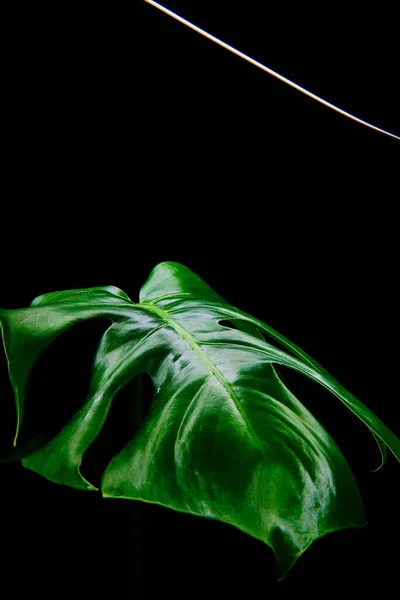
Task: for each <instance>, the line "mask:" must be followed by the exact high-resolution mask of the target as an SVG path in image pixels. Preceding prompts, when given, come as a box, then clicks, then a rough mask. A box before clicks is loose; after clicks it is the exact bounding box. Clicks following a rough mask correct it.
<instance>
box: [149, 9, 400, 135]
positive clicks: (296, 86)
mask: <svg viewBox="0 0 400 600" xmlns="http://www.w3.org/2000/svg"><path fill="white" fill-rule="evenodd" d="M144 1H145V2H147V4H151V5H152V6H154V7H155V8H158V9H159V10H161V11H162V12H164V13H165V14H167V15H169V16H170V17H172V18H173V19H176V20H177V21H179V23H182V24H183V25H186V26H187V27H190V29H193V31H196V32H197V33H200V35H203V36H204V37H206V38H207V39H209V40H211V41H212V42H215V43H216V44H218V45H219V46H222V48H225V49H226V50H229V52H232V53H233V54H236V56H240V58H243V59H244V60H247V62H249V63H250V64H252V65H254V66H255V67H258V68H259V69H262V70H263V71H265V72H266V73H269V74H270V75H272V76H273V77H276V78H277V79H279V80H280V81H283V82H284V83H287V84H288V85H290V86H291V87H293V88H294V89H295V90H298V91H299V92H302V93H303V94H305V95H306V96H309V97H310V98H312V99H313V100H316V101H317V102H320V103H321V104H323V105H324V106H327V107H328V108H331V109H332V110H334V111H336V112H338V113H339V114H341V115H344V116H345V117H348V118H349V119H352V120H353V121H356V122H357V123H361V125H365V126H366V127H369V128H370V129H374V130H375V131H379V132H380V133H383V134H385V135H388V136H390V137H392V138H394V139H395V140H400V137H399V136H398V135H395V134H394V133H389V131H385V130H384V129H380V127H375V125H371V123H367V121H363V120H362V119H359V118H358V117H356V116H355V115H352V114H350V113H348V112H346V111H345V110H342V109H341V108H339V107H338V106H335V105H334V104H331V103H330V102H327V101H326V100H324V99H323V98H320V97H319V96H317V95H316V94H313V93H312V92H309V91H308V90H306V89H305V88H303V87H301V86H300V85H297V83H294V82H293V81H290V79H287V78H286V77H283V75H280V74H279V73H277V72H276V71H273V70H272V69H270V68H269V67H266V66H265V65H263V64H262V63H260V62H258V61H257V60H254V58H251V57H250V56H247V54H244V52H240V50H237V49H236V48H234V47H233V46H230V45H229V44H226V43H225V42H223V41H222V40H219V39H218V38H216V37H215V36H214V35H211V33H208V32H207V31H205V30H204V29H201V28H200V27H197V25H194V24H193V23H191V22H190V21H187V20H186V19H184V18H183V17H180V16H179V15H177V14H176V13H174V12H172V10H169V9H168V8H165V6H162V5H161V4H158V2H154V1H153V0H144Z"/></svg>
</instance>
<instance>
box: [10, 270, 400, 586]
mask: <svg viewBox="0 0 400 600" xmlns="http://www.w3.org/2000/svg"><path fill="white" fill-rule="evenodd" d="M95 317H106V318H108V319H109V320H110V321H111V325H110V327H109V328H108V329H107V331H106V332H105V334H104V336H103V338H102V340H101V343H100V346H99V348H98V351H97V354H96V357H95V359H94V366H93V373H92V377H91V382H90V387H89V392H88V396H87V401H86V403H85V404H84V406H82V408H81V409H80V410H79V411H78V412H77V413H76V414H75V415H74V416H73V418H72V419H71V420H70V421H69V423H67V424H66V425H65V427H64V428H63V429H62V430H61V431H60V432H59V433H58V434H57V435H56V436H55V437H54V438H53V439H51V440H50V441H49V442H47V443H46V444H45V445H44V446H42V447H40V448H39V449H37V450H35V451H33V453H31V454H29V455H28V456H26V457H25V458H24V459H23V461H22V462H23V464H24V466H25V467H27V468H29V469H31V470H33V471H36V472H37V473H39V474H40V475H42V476H44V477H46V478H47V479H50V480H51V481H54V482H56V483H60V484H65V485H69V486H72V487H75V488H80V489H88V490H94V489H96V488H95V487H94V486H93V485H92V484H91V483H90V482H89V481H87V480H86V479H85V477H84V475H82V474H81V472H80V466H81V463H82V458H83V455H84V453H85V452H86V450H87V449H88V447H89V446H90V444H91V443H92V442H93V440H94V439H95V438H96V436H97V435H98V434H99V432H100V430H101V428H102V426H103V424H104V422H105V420H106V419H107V415H108V412H109V410H110V407H111V404H112V402H113V401H114V399H115V397H116V395H117V393H118V391H119V390H121V388H123V387H124V386H125V385H126V384H127V383H128V382H129V381H130V380H132V379H133V378H136V377H138V376H141V375H143V374H149V375H150V376H151V378H152V381H153V384H154V390H155V392H154V400H153V404H152V406H151V409H150V412H149V414H148V416H147V418H146V419H145V420H144V422H143V423H142V424H141V426H140V428H139V430H138V431H137V433H136V435H135V436H134V437H133V439H132V440H130V442H129V443H128V444H127V445H126V446H125V447H124V449H123V450H122V451H121V452H120V453H119V454H117V455H116V456H115V457H114V458H113V459H112V460H111V462H110V464H109V465H108V466H107V468H106V470H105V472H104V475H103V478H102V482H101V491H102V494H103V496H105V497H112V498H131V499H135V500H143V501H146V502H154V503H158V504H162V505H164V506H167V507H170V508H173V509H176V510H179V511H183V512H187V513H191V514H194V515H200V516H206V517H211V518H214V519H218V520H220V521H224V522H226V523H230V524H232V525H235V526H236V527H238V528H239V529H241V530H242V531H244V532H246V533H248V534H251V535H252V536H254V537H256V538H258V539H260V540H263V541H264V542H265V543H266V544H268V545H269V546H270V547H271V548H272V549H273V550H274V551H275V554H276V556H277V565H278V575H279V577H282V576H283V575H284V574H285V573H286V572H287V570H288V569H289V568H290V567H291V566H292V565H293V563H294V562H295V560H296V559H297V557H298V556H299V555H300V554H301V553H302V552H304V550H305V549H306V548H307V547H308V546H309V545H310V544H311V543H312V542H313V541H314V540H316V539H318V538H319V537H321V536H323V535H325V534H326V533H328V532H330V531H334V530H338V529H342V528H346V527H361V526H363V525H364V523H365V521H364V513H363V508H362V503H361V500H360V495H359V492H358V489H357V485H356V482H355V480H354V477H353V475H352V473H351V470H350V468H349V466H348V464H347V462H346V460H345V458H344V457H343V455H342V454H341V452H340V450H339V449H338V447H337V446H336V444H335V442H334V441H333V440H332V438H331V437H330V436H329V435H328V433H327V432H326V431H325V430H324V429H323V427H322V426H321V425H320V424H319V423H318V422H317V421H316V420H315V419H314V418H313V416H312V415H311V414H310V413H309V411H308V410H307V409H306V408H305V407H304V406H303V405H302V404H301V403H300V402H299V401H298V400H297V399H296V398H295V397H294V396H293V394H292V393H291V392H290V391H289V390H288V389H287V388H286V387H285V385H284V384H283V383H282V381H281V380H280V379H279V377H278V375H277V372H276V370H275V367H274V365H283V366H285V367H289V368H291V369H294V370H296V371H298V372H299V373H302V374H303V375H304V376H306V377H308V378H311V379H312V380H314V381H316V382H317V383H319V384H320V385H322V386H324V387H325V388H327V389H328V390H330V391H331V392H332V393H333V394H334V395H335V396H337V398H339V400H341V401H342V402H343V403H344V404H345V405H346V406H347V407H348V408H349V409H350V410H351V411H352V412H353V413H354V414H355V415H356V416H357V417H358V418H359V419H361V420H362V421H363V422H364V423H365V424H366V425H367V426H368V427H369V428H370V430H371V432H372V433H373V434H374V436H375V438H376V440H377V442H378V444H379V446H380V448H381V451H382V456H383V460H384V458H385V451H386V446H387V447H388V448H390V450H391V451H392V452H393V454H394V455H395V456H396V457H397V458H398V459H399V460H400V440H399V439H398V438H397V437H396V436H395V435H394V434H393V433H392V432H391V431H390V430H389V429H388V428H387V427H386V426H385V425H384V424H383V423H382V422H381V421H380V420H379V419H378V418H377V417H376V416H375V415H374V414H373V413H372V412H371V411H370V410H368V408H366V407H365V406H364V405H363V404H362V403H361V402H360V401H358V400H357V399H356V398H354V396H352V395H351V394H350V393H349V392H347V391H346V390H345V389H344V388H343V387H342V386H341V385H340V384H339V383H338V382H337V381H336V380H335V379H334V378H333V377H332V376H330V375H329V374H328V373H327V372H326V371H325V370H324V369H323V368H322V367H321V366H319V365H318V364H317V363H316V362H315V361H314V360H312V359H311V358H310V357H309V356H307V355H306V354H305V353H304V352H303V351H302V350H300V348H298V347H297V346H295V345H294V344H292V343H291V342H289V341H288V340H287V339H286V338H284V337H283V336H281V335H279V334H278V333H277V332H276V331H274V330H273V329H271V328H270V327H268V326H267V325H265V324H264V323H263V322H261V321H260V320H258V319H256V318H254V317H251V316H250V315H248V314H246V313H244V312H242V311H240V310H238V309H237V308H234V307H232V306H230V305H229V304H227V303H226V302H224V300H223V299H222V298H221V297H220V296H218V295H217V294H216V293H215V292H213V291H212V290H211V288H210V287H209V286H208V285H207V284H205V283H204V282H203V281H202V280H201V279H200V278H199V277H197V275H195V274H194V273H192V272H191V271H189V270H188V269H187V268H185V267H183V266H182V265H179V264H176V263H161V264H160V265H158V266H157V267H156V268H155V269H154V270H153V272H152V273H151V275H150V277H149V279H148V281H147V282H146V283H145V285H144V286H143V288H142V290H141V293H140V302H139V303H135V302H132V301H131V300H130V299H129V298H128V296H127V295H126V294H125V293H124V292H122V291H121V290H119V289H118V288H115V287H99V288H92V289H87V290H72V291H66V292H56V293H51V294H45V295H43V296H39V297H38V298H36V299H35V300H34V301H33V302H32V305H31V307H29V308H25V309H18V310H1V311H0V319H1V325H2V330H3V338H4V346H5V351H6V354H7V358H8V363H9V373H10V379H11V383H12V386H13V389H14V394H15V401H16V407H17V414H18V425H17V434H16V439H17V436H18V432H19V429H20V427H21V423H22V418H23V412H24V401H25V388H26V384H27V379H28V377H29V373H30V371H31V370H32V367H33V366H34V364H35V361H36V359H37V358H38V356H39V355H40V354H41V352H43V350H44V349H45V348H46V347H47V346H48V345H49V344H50V343H51V342H52V340H54V339H55V338H56V337H57V336H58V335H60V334H61V333H62V332H63V331H65V330H66V329H67V328H68V327H71V326H72V325H74V324H75V323H78V322H79V321H83V320H84V319H91V318H95ZM135 401H139V400H138V399H137V398H136V399H135V398H132V402H135Z"/></svg>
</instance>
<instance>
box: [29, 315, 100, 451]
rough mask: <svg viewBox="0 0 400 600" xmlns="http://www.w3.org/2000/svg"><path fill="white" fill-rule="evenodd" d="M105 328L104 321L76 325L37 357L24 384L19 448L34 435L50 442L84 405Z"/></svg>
mask: <svg viewBox="0 0 400 600" xmlns="http://www.w3.org/2000/svg"><path fill="white" fill-rule="evenodd" d="M109 325H110V322H109V321H108V320H106V319H96V320H91V321H87V322H84V323H79V324H77V325H75V326H73V327H71V328H70V329H69V330H68V331H66V332H65V333H63V334H62V335H60V336H59V337H58V338H57V339H56V340H54V341H53V342H52V343H51V344H50V346H49V347H48V348H46V350H45V351H44V352H43V354H42V355H41V356H40V357H39V359H38V361H37V363H36V365H35V366H34V368H33V370H32V373H31V376H30V378H29V381H28V386H27V394H26V402H25V414H24V420H23V424H22V429H21V435H20V438H19V442H20V443H21V444H22V443H23V442H24V441H26V440H27V439H30V438H31V437H33V436H34V435H37V434H38V433H40V434H44V436H45V438H46V439H47V440H49V439H51V438H52V437H54V435H56V434H57V433H58V432H59V431H60V429H61V428H62V427H63V426H64V425H66V423H67V422H68V421H69V420H70V419H71V417H72V416H73V415H74V414H75V413H76V412H77V410H78V409H79V408H80V407H81V406H82V404H83V403H84V402H85V400H86V396H87V392H88V387H89V381H90V375H91V370H92V365H93V359H94V356H95V354H96V350H97V347H98V345H99V341H100V339H101V336H102V335H103V333H104V331H105V330H106V329H107V328H108V327H109Z"/></svg>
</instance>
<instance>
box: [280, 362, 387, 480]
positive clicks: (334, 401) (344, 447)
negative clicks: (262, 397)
mask: <svg viewBox="0 0 400 600" xmlns="http://www.w3.org/2000/svg"><path fill="white" fill-rule="evenodd" d="M274 368H275V370H276V372H277V374H278V376H279V378H280V380H281V381H282V382H283V383H284V384H285V386H286V387H287V388H288V389H289V390H290V391H291V392H292V394H294V395H295V396H296V398H297V399H298V400H299V401H300V402H301V403H302V404H303V405H304V407H305V408H306V409H307V410H308V411H309V412H310V413H311V414H312V415H313V417H314V418H315V419H316V420H317V421H318V422H319V423H320V424H321V425H322V426H323V427H324V429H325V430H326V431H327V432H328V433H329V435H330V436H331V437H332V438H333V440H334V441H335V442H336V444H337V445H338V446H339V448H340V450H341V452H342V453H343V454H344V456H345V457H346V459H347V460H348V462H349V463H350V464H351V465H352V466H353V467H355V469H358V468H360V470H361V471H362V472H368V471H369V470H371V469H374V468H376V467H378V466H379V464H380V454H379V449H378V447H377V445H376V442H375V441H374V439H373V437H372V435H371V433H370V432H369V430H368V428H367V427H366V425H364V423H362V421H361V420H360V419H359V418H358V417H357V416H356V415H354V414H353V413H352V412H351V411H350V410H349V409H348V408H347V407H346V406H345V405H344V404H343V402H342V401H341V400H340V399H339V398H337V397H336V396H334V395H333V394H331V393H330V392H329V391H328V390H326V389H325V388H324V387H322V386H321V385H319V384H318V383H317V382H315V381H312V380H311V379H309V378H308V377H305V376H304V375H302V374H301V373H298V372H296V371H295V370H293V369H289V368H287V367H283V366H281V365H279V366H277V365H274Z"/></svg>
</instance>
